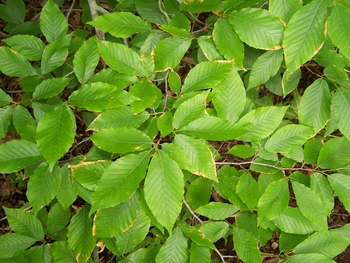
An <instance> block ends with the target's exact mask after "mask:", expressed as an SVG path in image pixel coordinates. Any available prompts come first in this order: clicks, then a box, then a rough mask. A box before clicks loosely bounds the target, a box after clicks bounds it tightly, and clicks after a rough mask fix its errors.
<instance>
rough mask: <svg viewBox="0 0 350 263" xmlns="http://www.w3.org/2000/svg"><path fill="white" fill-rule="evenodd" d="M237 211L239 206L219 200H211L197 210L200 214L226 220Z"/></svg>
mask: <svg viewBox="0 0 350 263" xmlns="http://www.w3.org/2000/svg"><path fill="white" fill-rule="evenodd" d="M237 211H238V208H236V207H235V206H234V205H231V204H225V203H218V202H210V203H209V204H207V205H204V206H201V207H199V208H198V209H197V210H195V212H196V213H197V214H200V215H202V216H205V217H208V218H210V219H213V220H224V219H226V218H227V217H229V216H231V215H233V214H234V213H236V212H237ZM213 241H214V240H213ZM215 241H216V240H215ZM215 241H214V242H215Z"/></svg>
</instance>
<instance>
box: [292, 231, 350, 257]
mask: <svg viewBox="0 0 350 263" xmlns="http://www.w3.org/2000/svg"><path fill="white" fill-rule="evenodd" d="M349 244H350V239H348V238H346V237H343V236H341V235H339V234H337V233H335V232H331V231H328V230H325V231H320V232H316V233H314V234H313V235H311V236H310V237H308V238H307V239H305V240H304V241H303V242H301V243H300V244H299V245H297V246H296V247H295V248H294V250H293V252H294V253H295V254H308V253H320V254H323V255H325V256H326V257H328V258H333V257H335V256H336V255H338V254H340V253H341V252H342V251H344V249H346V247H347V246H348V245H349Z"/></svg>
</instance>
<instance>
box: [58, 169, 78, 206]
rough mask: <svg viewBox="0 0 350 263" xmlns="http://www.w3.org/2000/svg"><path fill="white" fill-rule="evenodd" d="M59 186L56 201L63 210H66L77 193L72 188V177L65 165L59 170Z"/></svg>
mask: <svg viewBox="0 0 350 263" xmlns="http://www.w3.org/2000/svg"><path fill="white" fill-rule="evenodd" d="M61 178H62V179H61V185H60V190H59V192H58V193H57V200H58V202H59V203H60V204H61V206H62V207H63V208H68V207H69V206H70V205H71V204H73V202H74V201H75V200H76V198H77V193H76V190H75V188H74V185H73V182H72V177H71V175H70V171H69V169H68V163H66V164H65V165H64V166H63V167H62V169H61Z"/></svg>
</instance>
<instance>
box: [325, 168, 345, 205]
mask: <svg viewBox="0 0 350 263" xmlns="http://www.w3.org/2000/svg"><path fill="white" fill-rule="evenodd" d="M327 178H328V181H329V184H330V185H331V187H332V188H333V190H334V192H335V195H337V196H338V197H339V199H340V201H341V202H342V203H343V205H344V206H345V208H346V210H348V211H350V200H349V191H350V177H349V175H345V174H338V173H336V174H330V175H329V176H328V177H327Z"/></svg>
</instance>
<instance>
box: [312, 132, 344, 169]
mask: <svg viewBox="0 0 350 263" xmlns="http://www.w3.org/2000/svg"><path fill="white" fill-rule="evenodd" d="M349 161H350V141H349V140H348V139H347V138H345V137H340V138H331V139H330V140H328V141H327V142H326V143H325V144H324V145H323V147H322V148H321V151H320V154H319V156H318V159H317V164H318V166H319V167H320V168H323V169H333V168H339V167H343V166H345V165H346V164H348V163H349Z"/></svg>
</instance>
